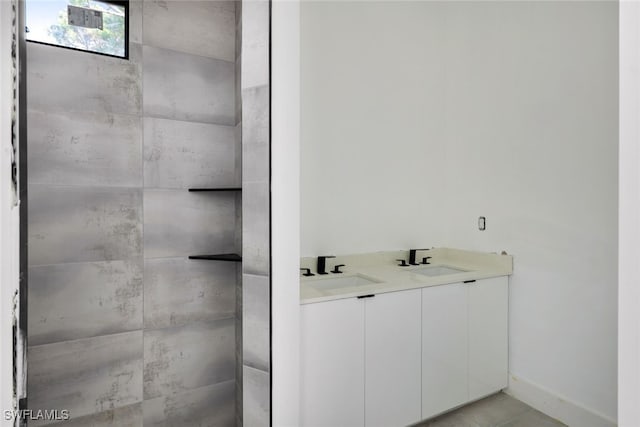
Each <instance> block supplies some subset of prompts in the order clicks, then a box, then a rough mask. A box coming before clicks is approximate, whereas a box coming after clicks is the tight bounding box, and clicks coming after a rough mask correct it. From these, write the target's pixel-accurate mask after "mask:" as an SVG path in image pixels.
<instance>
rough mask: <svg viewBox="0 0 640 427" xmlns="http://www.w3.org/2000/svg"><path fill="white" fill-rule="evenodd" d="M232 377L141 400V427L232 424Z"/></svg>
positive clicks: (217, 426) (230, 425) (207, 426)
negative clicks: (142, 414) (142, 410)
mask: <svg viewBox="0 0 640 427" xmlns="http://www.w3.org/2000/svg"><path fill="white" fill-rule="evenodd" d="M234 401H235V381H234V380H231V381H225V382H223V383H219V384H215V385H211V386H206V387H201V388H197V389H194V390H189V391H186V392H183V393H178V394H174V395H171V396H167V397H159V398H156V399H150V400H145V402H144V404H143V407H144V425H145V427H183V426H189V427H214V426H215V427H226V426H228V427H233V426H235V418H234V417H235V408H234V405H235V402H234Z"/></svg>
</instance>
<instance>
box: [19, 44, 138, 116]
mask: <svg viewBox="0 0 640 427" xmlns="http://www.w3.org/2000/svg"><path fill="white" fill-rule="evenodd" d="M27 57H28V58H29V67H28V68H27V85H28V87H29V91H28V99H27V103H28V105H29V108H30V109H32V110H33V109H35V110H41V111H58V112H59V111H70V112H96V113H121V114H139V113H140V111H141V105H142V103H141V95H142V88H141V86H140V83H141V81H142V78H141V76H142V74H141V69H140V57H141V47H140V45H137V44H134V43H131V44H130V60H125V59H120V58H112V57H108V56H104V55H92V54H87V53H86V52H79V51H75V50H69V49H60V48H58V47H53V46H46V45H41V44H37V43H27Z"/></svg>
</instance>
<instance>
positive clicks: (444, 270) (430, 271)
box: [412, 265, 469, 277]
mask: <svg viewBox="0 0 640 427" xmlns="http://www.w3.org/2000/svg"><path fill="white" fill-rule="evenodd" d="M467 271H469V270H462V269H460V268H453V267H447V266H446V265H434V266H433V267H423V268H418V269H416V270H412V273H416V274H422V275H423V276H429V277H436V276H446V275H448V274H456V273H466V272H467Z"/></svg>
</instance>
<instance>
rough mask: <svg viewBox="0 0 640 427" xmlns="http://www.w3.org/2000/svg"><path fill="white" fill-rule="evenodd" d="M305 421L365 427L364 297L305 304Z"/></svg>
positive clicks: (322, 426) (310, 425) (311, 426)
mask: <svg viewBox="0 0 640 427" xmlns="http://www.w3.org/2000/svg"><path fill="white" fill-rule="evenodd" d="M300 320H301V332H302V336H301V337H300V338H301V350H300V354H301V360H300V363H301V390H300V391H301V394H300V401H301V408H300V409H301V414H300V415H301V422H302V426H304V427H315V426H317V427H329V426H330V427H359V426H364V300H361V299H356V298H350V299H343V300H336V301H328V302H321V303H317V304H304V305H302V306H301V319H300Z"/></svg>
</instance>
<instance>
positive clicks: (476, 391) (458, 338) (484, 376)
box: [422, 277, 508, 418]
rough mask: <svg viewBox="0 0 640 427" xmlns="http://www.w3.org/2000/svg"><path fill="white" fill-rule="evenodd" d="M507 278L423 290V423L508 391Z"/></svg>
mask: <svg viewBox="0 0 640 427" xmlns="http://www.w3.org/2000/svg"><path fill="white" fill-rule="evenodd" d="M507 324H508V279H507V277H497V278H492V279H483V280H474V281H470V282H468V283H454V284H448V285H441V286H433V287H428V288H423V289H422V418H429V417H432V416H434V415H436V414H439V413H442V412H444V411H447V410H449V409H451V408H454V407H456V406H459V405H462V404H464V403H466V402H471V401H473V400H477V399H479V398H481V397H484V396H487V395H489V394H492V393H495V392H497V391H498V390H501V389H503V388H505V387H507V376H508V374H507V370H508V359H507V358H508V348H507V345H508V344H507V343H508V341H507V339H508V335H507V334H508V330H507Z"/></svg>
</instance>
